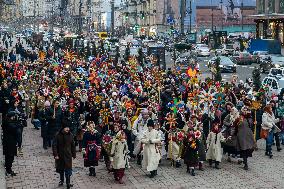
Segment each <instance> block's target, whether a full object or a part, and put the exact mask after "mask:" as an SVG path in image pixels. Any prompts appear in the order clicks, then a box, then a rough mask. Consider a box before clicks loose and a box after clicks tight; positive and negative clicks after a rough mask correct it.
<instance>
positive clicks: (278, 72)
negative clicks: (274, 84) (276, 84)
mask: <svg viewBox="0 0 284 189" xmlns="http://www.w3.org/2000/svg"><path fill="white" fill-rule="evenodd" d="M268 76H270V77H276V78H278V79H281V78H282V77H284V68H283V67H280V68H271V69H270V70H269V74H268Z"/></svg>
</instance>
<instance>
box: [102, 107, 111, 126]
mask: <svg viewBox="0 0 284 189" xmlns="http://www.w3.org/2000/svg"><path fill="white" fill-rule="evenodd" d="M100 116H101V117H102V121H103V122H104V123H105V124H108V120H109V118H110V116H111V114H110V111H109V109H108V108H104V109H101V110H100Z"/></svg>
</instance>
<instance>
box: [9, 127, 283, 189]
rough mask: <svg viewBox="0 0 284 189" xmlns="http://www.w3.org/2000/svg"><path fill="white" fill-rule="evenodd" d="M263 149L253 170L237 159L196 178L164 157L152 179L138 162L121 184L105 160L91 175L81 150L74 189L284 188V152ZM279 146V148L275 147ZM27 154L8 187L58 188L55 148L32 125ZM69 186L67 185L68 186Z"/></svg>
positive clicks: (18, 162)
mask: <svg viewBox="0 0 284 189" xmlns="http://www.w3.org/2000/svg"><path fill="white" fill-rule="evenodd" d="M259 148H260V149H259V150H258V151H257V152H255V153H254V155H253V158H250V159H249V171H245V170H243V169H242V166H241V165H238V164H237V163H236V161H233V162H232V163H228V162H226V161H225V160H224V161H223V162H222V163H221V169H220V170H216V169H213V168H209V167H208V166H207V165H205V171H196V176H195V177H192V176H190V175H189V174H187V173H186V169H185V166H183V167H182V168H179V169H177V168H174V167H171V166H170V164H169V162H168V161H166V160H163V161H162V163H161V165H160V166H159V169H158V176H157V177H156V178H154V179H150V178H148V177H147V176H146V172H145V171H144V170H142V169H141V168H140V167H138V166H137V165H136V164H135V163H134V162H133V163H131V168H130V169H128V170H126V177H125V178H124V180H125V184H122V185H121V184H117V183H116V182H115V181H114V179H113V176H112V174H111V173H108V172H107V171H106V168H105V165H104V163H103V162H100V165H99V166H98V168H97V177H90V176H88V169H86V168H84V167H83V160H82V156H81V154H80V153H79V152H78V153H77V159H75V160H74V164H73V168H74V173H73V176H72V182H73V184H74V187H73V188H74V189H98V188H119V189H124V188H129V189H133V188H138V189H142V188H151V189H156V188H161V189H164V188H172V189H182V188H195V189H203V188H204V189H205V188H206V189H215V188H216V189H219V188H220V189H235V188H236V189H270V188H276V189H282V188H284V174H283V170H284V163H283V159H284V152H283V151H282V152H276V150H275V149H274V151H273V152H274V157H273V159H269V158H268V157H265V156H264V150H263V149H264V143H263V142H261V141H260V142H259ZM274 148H275V147H274ZM23 149H24V155H23V157H17V158H16V159H15V162H14V164H13V167H14V170H15V172H17V173H18V174H17V176H15V177H6V181H7V188H13V189H14V188H15V189H20V188H21V189H28V188H31V189H34V188H43V189H55V188H63V187H58V186H57V184H58V181H59V176H58V174H56V173H55V169H54V159H53V157H52V153H51V149H49V150H46V151H45V150H43V149H42V139H41V138H40V131H37V130H35V129H33V128H32V127H31V126H29V127H28V128H25V129H24V141H23ZM64 187H66V186H64Z"/></svg>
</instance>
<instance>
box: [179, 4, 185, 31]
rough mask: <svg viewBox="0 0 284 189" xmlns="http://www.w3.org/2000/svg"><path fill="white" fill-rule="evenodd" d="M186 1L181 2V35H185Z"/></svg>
mask: <svg viewBox="0 0 284 189" xmlns="http://www.w3.org/2000/svg"><path fill="white" fill-rule="evenodd" d="M185 7H186V1H185V0H181V2H180V34H181V35H184V17H185Z"/></svg>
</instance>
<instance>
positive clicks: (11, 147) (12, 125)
mask: <svg viewBox="0 0 284 189" xmlns="http://www.w3.org/2000/svg"><path fill="white" fill-rule="evenodd" d="M3 123H4V124H3V125H2V128H3V152H4V155H5V169H6V175H8V174H9V175H11V176H15V175H16V173H14V172H13V171H12V163H13V161H14V156H16V155H17V141H18V140H17V137H18V134H17V130H18V128H19V127H21V126H20V122H19V121H18V120H17V119H16V112H14V111H10V112H8V114H7V117H6V121H4V122H3Z"/></svg>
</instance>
